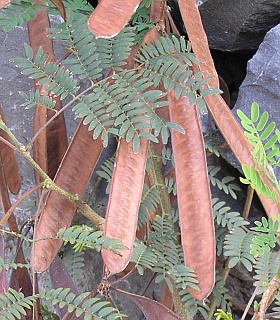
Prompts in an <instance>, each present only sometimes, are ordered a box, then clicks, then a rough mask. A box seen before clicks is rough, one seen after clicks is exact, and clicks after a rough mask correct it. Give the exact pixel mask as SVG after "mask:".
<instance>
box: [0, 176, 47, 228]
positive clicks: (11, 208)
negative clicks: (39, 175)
mask: <svg viewBox="0 0 280 320" xmlns="http://www.w3.org/2000/svg"><path fill="white" fill-rule="evenodd" d="M43 185H44V182H41V183H40V184H37V185H36V186H34V187H32V188H31V189H29V190H27V191H26V192H24V194H23V195H22V196H21V197H20V198H19V199H17V200H16V201H15V202H14V203H13V205H12V206H11V207H10V209H9V210H8V211H7V212H6V214H5V215H4V217H3V218H2V219H1V221H0V227H2V226H3V225H4V224H5V223H6V222H7V220H8V219H9V218H10V216H11V215H12V214H13V212H14V210H15V209H16V207H17V206H18V205H19V204H20V203H21V202H22V201H23V200H24V199H26V198H27V197H28V196H30V194H31V193H33V192H34V191H37V190H38V189H40V188H42V187H43Z"/></svg>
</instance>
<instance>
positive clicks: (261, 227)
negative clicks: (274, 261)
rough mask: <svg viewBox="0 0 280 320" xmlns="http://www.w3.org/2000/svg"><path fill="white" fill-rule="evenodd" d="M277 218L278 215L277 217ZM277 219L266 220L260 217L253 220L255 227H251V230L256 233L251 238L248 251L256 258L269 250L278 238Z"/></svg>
mask: <svg viewBox="0 0 280 320" xmlns="http://www.w3.org/2000/svg"><path fill="white" fill-rule="evenodd" d="M277 219H278V220H279V216H278V217H277ZM278 220H276V221H273V220H272V219H271V218H269V219H268V220H267V219H266V218H265V217H262V220H261V221H255V225H256V227H252V228H251V230H254V231H257V232H258V233H261V234H257V235H255V237H254V238H253V239H252V244H251V246H250V247H251V250H250V253H251V254H252V255H253V256H254V257H255V258H256V257H258V256H261V255H263V254H264V253H265V252H269V251H270V250H271V249H272V248H274V247H275V245H276V242H277V238H278V226H279V222H278Z"/></svg>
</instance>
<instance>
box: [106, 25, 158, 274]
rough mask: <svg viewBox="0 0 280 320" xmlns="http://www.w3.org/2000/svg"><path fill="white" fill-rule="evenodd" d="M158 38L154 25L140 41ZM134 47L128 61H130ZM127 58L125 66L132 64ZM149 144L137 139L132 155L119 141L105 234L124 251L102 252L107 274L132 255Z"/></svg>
mask: <svg viewBox="0 0 280 320" xmlns="http://www.w3.org/2000/svg"><path fill="white" fill-rule="evenodd" d="M158 37H159V34H158V32H157V31H156V29H155V28H153V29H150V30H149V31H148V32H147V33H146V35H145V37H144V39H143V41H142V42H143V43H147V42H153V41H154V40H155V39H156V38H158ZM134 49H135V48H134ZM134 49H133V50H132V52H131V55H130V59H129V61H130V60H133V59H132V58H133V54H134V53H135V52H134ZM129 61H128V67H130V66H132V63H131V61H130V62H129ZM148 146H149V141H148V140H147V139H143V138H140V148H139V152H138V153H137V154H135V153H134V152H133V144H132V142H126V141H125V139H120V140H119V144H118V148H117V154H116V159H115V166H114V171H113V176H112V181H111V189H110V195H109V202H108V206H107V211H106V218H105V226H104V230H105V232H104V233H105V236H106V237H109V238H115V239H119V240H120V241H121V242H122V244H123V245H125V246H126V247H127V250H122V251H121V256H120V255H116V254H114V253H113V252H111V251H108V250H103V251H102V257H103V260H104V263H105V265H106V266H107V268H108V271H109V274H110V275H113V274H117V273H119V272H121V271H123V270H124V269H125V267H126V266H127V264H128V263H129V260H130V257H131V254H132V249H133V244H134V238H135V234H136V228H137V220H138V211H139V206H140V202H141V196H142V189H143V183H144V179H145V168H146V160H147V154H148Z"/></svg>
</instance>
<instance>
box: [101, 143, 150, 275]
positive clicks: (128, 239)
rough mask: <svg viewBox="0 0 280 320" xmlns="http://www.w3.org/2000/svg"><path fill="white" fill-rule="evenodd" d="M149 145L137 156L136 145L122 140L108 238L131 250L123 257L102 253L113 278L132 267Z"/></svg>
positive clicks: (109, 210)
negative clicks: (126, 268) (131, 259)
mask: <svg viewBox="0 0 280 320" xmlns="http://www.w3.org/2000/svg"><path fill="white" fill-rule="evenodd" d="M148 145H149V141H148V140H147V139H143V138H141V144H140V148H139V152H138V153H137V154H135V153H134V152H133V146H132V142H126V140H125V139H120V141H119V144H118V148H117V154H116V159H115V165H114V171H113V177H112V181H111V190H110V195H109V203H108V207H107V211H106V217H105V225H104V236H105V237H108V238H114V239H119V240H120V241H121V243H122V244H123V245H124V246H126V247H127V250H120V253H121V255H117V254H115V253H113V252H112V251H108V250H102V257H103V260H104V263H105V265H106V267H107V268H108V271H109V275H114V274H116V273H119V272H121V271H122V270H123V269H124V268H125V267H126V266H127V264H128V263H129V260H130V257H131V254H132V249H133V244H134V238H135V234H136V227H137V219H138V211H139V206H140V202H141V196H142V189H143V182H144V177H145V167H146V159H147V153H148Z"/></svg>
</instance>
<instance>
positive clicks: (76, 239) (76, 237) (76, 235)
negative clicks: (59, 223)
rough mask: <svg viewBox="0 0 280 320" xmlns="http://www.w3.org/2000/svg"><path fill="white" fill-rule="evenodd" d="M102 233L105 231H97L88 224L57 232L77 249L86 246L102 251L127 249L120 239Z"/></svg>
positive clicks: (80, 249)
mask: <svg viewBox="0 0 280 320" xmlns="http://www.w3.org/2000/svg"><path fill="white" fill-rule="evenodd" d="M102 235H103V231H96V230H95V229H94V228H91V227H88V226H86V225H74V226H72V227H70V228H67V229H60V230H59V231H58V233H57V236H58V237H59V238H61V239H62V240H63V241H64V244H67V243H70V244H72V245H73V249H74V250H75V251H82V250H83V249H84V248H90V249H95V250H97V251H100V250H101V249H102V248H104V249H107V250H111V251H113V252H114V253H116V254H119V251H118V250H125V249H126V247H125V246H123V245H122V244H120V243H119V241H118V240H116V239H110V238H104V237H102Z"/></svg>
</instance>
